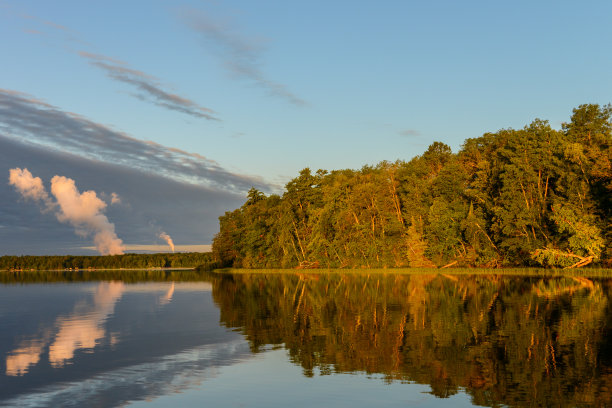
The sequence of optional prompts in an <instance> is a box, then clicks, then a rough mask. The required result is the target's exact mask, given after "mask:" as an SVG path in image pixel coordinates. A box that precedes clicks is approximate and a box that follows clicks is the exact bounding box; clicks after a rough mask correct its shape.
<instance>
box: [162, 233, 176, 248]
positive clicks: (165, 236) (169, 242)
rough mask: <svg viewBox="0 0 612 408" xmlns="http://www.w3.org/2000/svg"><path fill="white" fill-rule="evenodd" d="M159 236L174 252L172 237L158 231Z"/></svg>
mask: <svg viewBox="0 0 612 408" xmlns="http://www.w3.org/2000/svg"><path fill="white" fill-rule="evenodd" d="M159 237H160V238H161V239H163V240H164V241H166V243H167V244H168V246H169V247H170V249H171V250H172V252H173V253H174V242H172V238H170V235H168V234H166V233H165V232H160V234H159Z"/></svg>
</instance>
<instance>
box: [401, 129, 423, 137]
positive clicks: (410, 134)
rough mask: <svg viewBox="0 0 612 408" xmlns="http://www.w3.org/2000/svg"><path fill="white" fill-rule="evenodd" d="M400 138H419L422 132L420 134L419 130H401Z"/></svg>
mask: <svg viewBox="0 0 612 408" xmlns="http://www.w3.org/2000/svg"><path fill="white" fill-rule="evenodd" d="M399 134H400V136H404V137H417V136H421V132H419V131H418V130H414V129H405V130H401V131H400V132H399Z"/></svg>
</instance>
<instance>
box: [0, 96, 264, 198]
mask: <svg viewBox="0 0 612 408" xmlns="http://www.w3.org/2000/svg"><path fill="white" fill-rule="evenodd" d="M0 136H5V137H8V138H11V139H14V140H18V141H20V142H26V143H34V144H38V145H44V146H49V147H52V148H55V149H57V150H61V151H65V152H68V153H73V154H77V155H80V156H81V157H85V158H88V159H93V160H98V161H101V162H105V163H110V164H116V165H122V166H127V167H131V168H134V169H137V170H141V171H145V172H149V173H151V174H157V175H161V176H165V177H169V178H173V179H175V180H178V181H181V182H187V183H191V184H196V185H202V186H206V187H209V188H213V189H217V190H222V191H233V192H239V193H242V192H245V191H247V190H248V189H249V188H251V186H255V187H257V188H260V189H262V190H264V191H269V190H271V189H273V188H274V187H273V186H271V185H270V184H268V183H266V182H263V181H262V180H261V179H259V178H256V177H251V176H245V175H240V174H235V173H232V172H230V171H228V170H226V169H224V168H223V167H221V166H220V165H219V164H218V163H216V162H215V161H213V160H210V159H208V158H206V157H204V156H202V155H199V154H196V153H189V152H186V151H183V150H180V149H176V148H170V147H166V146H163V145H160V144H158V143H155V142H152V141H144V140H139V139H136V138H133V137H131V136H128V135H127V134H125V133H122V132H119V131H116V130H114V129H112V128H110V127H108V126H104V125H101V124H99V123H96V122H92V121H91V120H89V119H87V118H84V117H82V116H80V115H78V114H75V113H70V112H65V111H62V110H60V109H58V108H56V107H54V106H52V105H50V104H48V103H46V102H43V101H40V100H38V99H35V98H33V97H31V96H30V95H27V94H24V93H21V92H16V91H12V90H5V89H0Z"/></svg>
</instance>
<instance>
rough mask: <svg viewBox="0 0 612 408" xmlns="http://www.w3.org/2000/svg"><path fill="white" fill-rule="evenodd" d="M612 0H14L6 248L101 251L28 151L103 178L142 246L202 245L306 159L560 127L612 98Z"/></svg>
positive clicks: (4, 24) (119, 229)
mask: <svg viewBox="0 0 612 408" xmlns="http://www.w3.org/2000/svg"><path fill="white" fill-rule="evenodd" d="M611 15H612V3H610V2H608V1H583V2H575V1H538V2H533V1H529V2H528V1H515V2H497V1H468V2H457V1H429V2H416V1H407V0H406V1H377V2H373V1H344V0H337V1H333V2H331V1H316V0H311V1H308V2H298V1H263V0H262V1H257V2H254V1H239V0H235V1H214V0H209V1H204V0H202V1H195V0H192V1H190V0H186V1H170V0H147V1H129V2H125V1H112V0H108V1H105V2H82V1H64V0H57V1H53V2H48V1H42V0H38V1H30V0H19V1H17V0H0V36H1V38H3V39H4V40H3V41H1V42H0V55H2V60H1V61H2V63H1V64H0V78H1V82H0V174H4V176H2V177H4V180H5V182H0V255H2V254H26V253H27V254H49V253H55V254H64V253H74V254H77V253H95V250H93V249H92V245H93V241H94V239H95V237H96V232H95V231H83V228H85V227H87V225H89V224H87V225H85V224H82V223H81V224H79V225H77V224H78V222H77V221H74V219H73V221H74V222H72V221H70V219H68V220H67V218H66V217H64V220H63V221H62V220H61V219H60V218H62V216H61V214H60V213H59V211H60V210H58V209H57V208H59V207H58V206H59V205H60V202H59V199H58V201H57V203H55V207H53V208H51V207H52V206H51V207H49V206H46V204H45V203H44V202H42V201H40V200H39V201H37V200H35V199H32V198H27V197H24V196H23V194H22V193H21V192H20V191H19V190H18V189H16V188H15V185H14V184H8V182H9V171H10V169H14V168H19V169H25V168H27V169H28V170H29V171H30V172H31V173H32V175H33V177H40V179H41V181H42V183H43V186H44V188H45V189H46V191H49V193H48V194H51V192H50V191H51V180H52V179H53V177H54V176H62V177H65V178H69V179H71V180H73V181H74V183H75V185H76V188H77V189H78V192H79V194H80V193H82V192H84V191H89V190H91V191H94V192H95V193H96V197H98V198H99V199H100V200H102V201H103V202H104V203H105V204H106V206H105V207H104V206H102V207H103V208H101V210H100V215H102V216H105V217H107V219H108V223H110V224H112V225H113V226H114V233H115V234H116V236H117V237H118V239H121V240H122V242H123V245H124V246H125V248H126V250H129V248H130V247H134V248H135V247H136V246H139V247H138V248H142V245H157V246H159V245H164V244H165V242H164V240H163V239H162V238H160V235H161V234H162V233H167V234H169V236H171V237H172V239H173V240H174V243H175V244H176V245H177V248H179V246H180V247H181V248H188V247H189V246H193V245H200V246H201V245H209V244H210V243H211V240H212V238H213V236H214V234H215V233H216V232H217V231H218V221H217V218H218V217H219V216H220V215H222V214H223V213H224V211H228V210H233V209H234V208H237V207H239V206H240V205H241V204H242V203H243V202H244V197H245V193H246V191H248V189H249V188H250V187H251V186H254V187H256V188H258V189H260V190H262V191H265V192H267V193H282V189H283V186H284V185H285V184H286V183H287V182H288V181H289V180H290V179H291V178H293V177H295V176H297V174H298V172H299V170H301V169H303V168H305V167H309V168H311V169H313V170H316V169H320V168H321V169H326V170H334V169H342V168H361V167H362V166H364V165H374V164H376V163H378V162H380V161H382V160H388V161H395V160H398V159H399V160H409V159H411V158H413V157H415V156H417V155H419V154H422V153H423V152H424V151H425V150H426V149H427V147H428V146H429V145H430V144H431V143H432V142H434V141H442V142H444V143H446V144H448V145H449V146H451V148H452V149H453V151H458V150H459V149H460V148H461V145H462V143H463V141H464V140H465V139H467V138H473V137H479V136H481V135H482V134H483V133H485V132H495V131H497V130H499V129H506V128H522V127H523V126H525V125H527V124H529V123H530V122H532V121H533V120H534V119H536V118H540V119H545V120H549V121H550V124H551V125H552V126H553V128H560V127H561V124H562V123H563V122H565V121H568V120H569V118H570V116H571V112H572V109H573V108H575V107H577V106H578V105H580V104H583V103H599V104H607V103H610V102H612V97H611V95H612V79H611V76H610V72H612V54H611V53H610V52H609V50H608V48H609V43H610V40H611V39H612V25H610V24H609V20H610V16H611ZM113 193H114V194H115V195H113ZM49 197H51V198H52V199H53V200H55V199H56V198H54V196H52V195H49ZM113 197H116V198H117V199H116V200H113ZM117 200H118V201H117ZM113 201H116V202H115V203H113ZM64 215H65V214H64ZM75 223H76V224H75ZM84 225H85V227H84ZM87 228H89V227H87ZM87 228H85V229H86V230H87ZM79 231H80V233H79ZM75 232H76V233H75ZM93 246H94V247H95V245H93Z"/></svg>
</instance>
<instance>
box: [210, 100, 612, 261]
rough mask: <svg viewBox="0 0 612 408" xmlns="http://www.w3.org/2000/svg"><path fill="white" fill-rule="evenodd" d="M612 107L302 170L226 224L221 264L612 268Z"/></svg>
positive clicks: (253, 193)
mask: <svg viewBox="0 0 612 408" xmlns="http://www.w3.org/2000/svg"><path fill="white" fill-rule="evenodd" d="M611 115H612V106H611V105H607V106H600V105H597V104H587V105H581V106H579V107H578V108H576V109H574V110H573V114H572V116H571V119H570V121H569V122H567V123H564V124H563V125H562V129H561V130H555V129H552V128H551V126H550V125H549V123H548V122H547V121H543V120H539V119H536V120H535V121H533V122H532V123H531V124H529V125H527V126H525V127H524V128H523V129H520V130H515V129H503V130H500V131H498V132H495V133H486V134H484V135H483V136H481V137H478V138H473V139H467V140H466V141H465V142H464V144H463V146H462V147H461V149H460V151H459V152H457V153H453V152H452V151H451V149H450V147H449V146H447V145H446V144H444V143H441V142H434V143H433V144H431V145H430V146H429V148H428V149H427V151H425V152H424V153H423V154H422V155H420V156H417V157H415V158H413V159H412V160H409V161H401V160H398V161H396V162H393V163H390V162H386V161H384V162H381V163H379V164H378V165H375V166H364V167H363V168H361V169H360V170H335V171H331V172H328V171H325V170H318V171H316V172H314V173H313V172H312V171H311V170H310V169H308V168H306V169H304V170H302V171H301V172H300V174H299V176H298V177H296V178H294V179H292V180H291V181H290V182H289V183H287V185H286V187H285V192H284V193H283V194H282V195H277V194H272V195H265V194H264V193H262V192H260V191H258V190H256V189H255V188H252V189H251V190H250V191H249V193H248V196H247V200H246V202H245V203H244V205H243V206H242V207H240V208H238V209H236V210H234V211H229V212H226V213H225V214H224V215H223V216H221V217H220V218H219V221H220V231H219V233H218V234H217V235H216V236H215V238H214V240H213V256H214V259H215V260H216V261H218V262H220V263H221V264H223V265H226V266H233V267H242V268H279V267H283V268H292V267H300V266H301V267H317V266H320V267H329V268H345V267H346V268H360V267H364V268H377V267H383V268H386V267H433V266H437V267H442V266H449V265H455V266H464V267H501V266H540V265H541V266H547V267H580V266H585V265H588V264H592V265H595V264H599V265H603V266H608V267H609V266H610V265H612V249H611V245H610V241H611V239H612V222H611V214H612V149H611V145H612V121H611Z"/></svg>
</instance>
